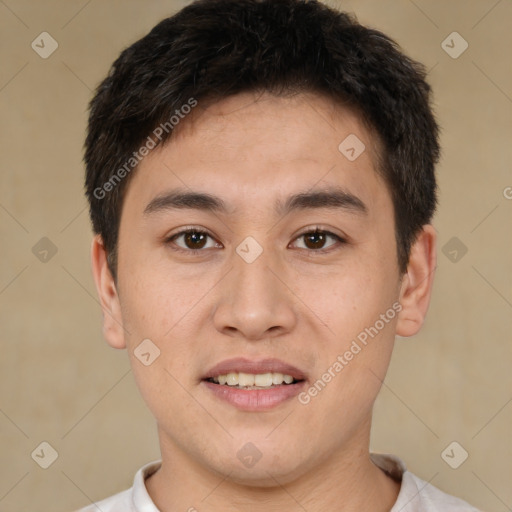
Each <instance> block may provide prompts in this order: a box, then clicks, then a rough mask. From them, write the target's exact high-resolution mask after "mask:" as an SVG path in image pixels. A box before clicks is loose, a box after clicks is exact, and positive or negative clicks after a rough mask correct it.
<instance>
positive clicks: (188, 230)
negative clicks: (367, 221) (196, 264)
mask: <svg viewBox="0 0 512 512" xmlns="http://www.w3.org/2000/svg"><path fill="white" fill-rule="evenodd" d="M192 233H196V234H199V235H207V236H209V237H210V238H212V239H213V240H215V238H214V236H213V235H212V234H211V233H209V232H208V231H205V230H203V229H198V228H192V227H189V228H186V229H184V230H182V231H179V232H178V233H174V234H172V235H170V236H169V237H167V238H166V239H165V240H164V242H165V243H166V244H168V245H169V246H171V249H172V250H173V251H178V252H182V253H187V254H192V255H198V254H199V253H201V252H205V250H206V249H184V248H183V247H179V246H176V245H175V244H174V240H175V239H176V238H178V237H180V236H182V235H188V234H192ZM312 234H322V235H326V236H330V237H332V238H335V239H336V240H337V242H338V243H339V244H341V245H343V244H346V243H347V240H345V239H344V238H342V237H341V236H339V235H336V234H335V233H332V232H331V231H328V230H325V229H322V228H321V227H319V226H315V227H314V228H313V229H310V230H308V231H304V232H303V233H301V234H300V235H297V236H296V237H295V239H294V241H295V240H298V239H299V238H301V237H303V236H306V235H312ZM335 245H336V244H333V245H330V246H329V247H328V248H327V249H302V248H301V250H306V251H309V252H311V253H315V254H326V253H328V252H330V251H331V250H332V248H333V247H334V246H335ZM208 249H211V247H209V248H208Z"/></svg>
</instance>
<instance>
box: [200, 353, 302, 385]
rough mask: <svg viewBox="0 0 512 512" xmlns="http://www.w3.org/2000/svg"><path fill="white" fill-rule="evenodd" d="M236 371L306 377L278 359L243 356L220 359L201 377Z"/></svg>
mask: <svg viewBox="0 0 512 512" xmlns="http://www.w3.org/2000/svg"><path fill="white" fill-rule="evenodd" d="M238 372H242V373H252V374H255V375H256V374H258V373H282V374H284V375H291V376H292V377H293V378H294V379H295V380H305V378H306V375H305V373H304V372H302V371H301V370H299V369H298V368H296V367H295V366H292V365H291V364H288V363H285V362H284V361H281V360H279V359H274V358H272V359H259V360H251V359H247V358H244V357H235V358H233V359H226V360H225V361H221V362H220V363H218V364H216V365H215V366H213V367H212V368H210V369H209V370H208V371H207V372H206V374H205V376H204V377H203V379H211V378H212V377H218V376H219V375H226V374H228V373H238Z"/></svg>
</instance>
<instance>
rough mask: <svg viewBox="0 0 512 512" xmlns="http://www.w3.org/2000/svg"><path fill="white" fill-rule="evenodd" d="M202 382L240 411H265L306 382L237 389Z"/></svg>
mask: <svg viewBox="0 0 512 512" xmlns="http://www.w3.org/2000/svg"><path fill="white" fill-rule="evenodd" d="M202 382H203V384H204V385H205V386H206V387H207V388H208V389H209V390H211V391H212V393H214V394H215V396H217V397H218V398H220V399H221V400H224V401H225V402H228V403H229V404H231V405H234V406H235V407H237V408H238V409H240V410H242V411H266V410H269V409H273V408H274V407H277V406H278V405H280V404H282V403H283V402H286V401H288V400H290V399H292V398H294V397H295V396H297V395H298V394H299V393H300V392H301V390H302V389H303V388H304V385H305V384H306V382H305V381H301V382H296V383H295V384H281V385H279V386H273V387H271V388H268V389H239V388H236V387H234V386H227V385H226V384H215V383H214V382H210V381H208V380H203V381H202Z"/></svg>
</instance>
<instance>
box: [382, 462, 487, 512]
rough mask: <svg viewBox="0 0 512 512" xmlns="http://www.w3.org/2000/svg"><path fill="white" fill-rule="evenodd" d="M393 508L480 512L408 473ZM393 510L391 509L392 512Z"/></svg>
mask: <svg viewBox="0 0 512 512" xmlns="http://www.w3.org/2000/svg"><path fill="white" fill-rule="evenodd" d="M395 507H398V508H397V510H402V512H447V511H449V512H481V511H480V510H478V509H477V508H475V507H473V506H472V505H470V504H469V503H467V502H466V501H464V500H462V499H460V498H457V497H455V496H452V495H450V494H446V493H445V492H443V491H441V489H438V488H437V487H435V486H433V485H432V484H430V483H428V482H426V481H425V480H422V479H421V478H419V477H417V476H416V475H414V474H413V473H411V472H410V471H405V472H404V474H403V477H402V488H401V490H400V494H399V496H398V500H397V503H396V505H395ZM394 511H395V508H393V509H392V512H394Z"/></svg>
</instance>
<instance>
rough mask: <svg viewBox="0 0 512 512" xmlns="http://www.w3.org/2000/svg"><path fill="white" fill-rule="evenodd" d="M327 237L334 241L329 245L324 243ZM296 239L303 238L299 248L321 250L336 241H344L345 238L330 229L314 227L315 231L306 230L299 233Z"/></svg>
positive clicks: (334, 243)
mask: <svg viewBox="0 0 512 512" xmlns="http://www.w3.org/2000/svg"><path fill="white" fill-rule="evenodd" d="M328 239H334V242H332V243H330V244H329V245H327V246H326V245H325V244H326V242H327V241H328ZM296 240H303V247H300V245H299V249H309V250H311V251H316V252H322V251H323V250H327V249H328V248H330V247H331V246H333V245H336V242H339V243H344V242H345V240H344V239H343V238H341V237H340V236H338V235H335V234H334V233H331V232H330V231H322V230H319V229H316V230H315V231H308V232H306V233H302V235H299V236H298V237H297V238H296Z"/></svg>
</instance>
